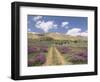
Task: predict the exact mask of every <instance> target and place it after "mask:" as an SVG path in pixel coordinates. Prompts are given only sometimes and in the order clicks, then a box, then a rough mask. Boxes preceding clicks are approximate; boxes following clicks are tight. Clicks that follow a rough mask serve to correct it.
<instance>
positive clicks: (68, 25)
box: [27, 15, 88, 36]
mask: <svg viewBox="0 0 100 82" xmlns="http://www.w3.org/2000/svg"><path fill="white" fill-rule="evenodd" d="M27 21H28V32H36V33H48V32H57V33H63V34H68V35H82V36H87V31H88V30H87V29H88V27H87V26H88V25H87V24H88V18H87V17H74V16H73V17H72V16H45V15H28V16H27Z"/></svg>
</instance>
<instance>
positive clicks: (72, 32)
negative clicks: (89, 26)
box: [66, 28, 87, 36]
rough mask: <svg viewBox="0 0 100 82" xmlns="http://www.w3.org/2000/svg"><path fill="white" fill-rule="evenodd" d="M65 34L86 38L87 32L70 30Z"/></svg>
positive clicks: (76, 29) (77, 29)
mask: <svg viewBox="0 0 100 82" xmlns="http://www.w3.org/2000/svg"><path fill="white" fill-rule="evenodd" d="M66 34H67V35H72V36H87V31H85V32H82V30H81V29H80V28H72V29H69V30H68V31H67V33H66Z"/></svg>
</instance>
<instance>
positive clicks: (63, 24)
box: [61, 22, 69, 27]
mask: <svg viewBox="0 0 100 82" xmlns="http://www.w3.org/2000/svg"><path fill="white" fill-rule="evenodd" d="M68 24H69V22H62V24H61V26H62V27H64V26H66V25H68Z"/></svg>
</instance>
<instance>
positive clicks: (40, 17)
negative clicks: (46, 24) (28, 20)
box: [33, 16, 42, 21]
mask: <svg viewBox="0 0 100 82" xmlns="http://www.w3.org/2000/svg"><path fill="white" fill-rule="evenodd" d="M39 19H42V16H35V17H34V18H33V20H34V21H38V20H39Z"/></svg>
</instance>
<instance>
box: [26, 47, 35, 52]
mask: <svg viewBox="0 0 100 82" xmlns="http://www.w3.org/2000/svg"><path fill="white" fill-rule="evenodd" d="M36 51H37V48H35V47H31V48H28V53H32V52H36Z"/></svg>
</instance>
